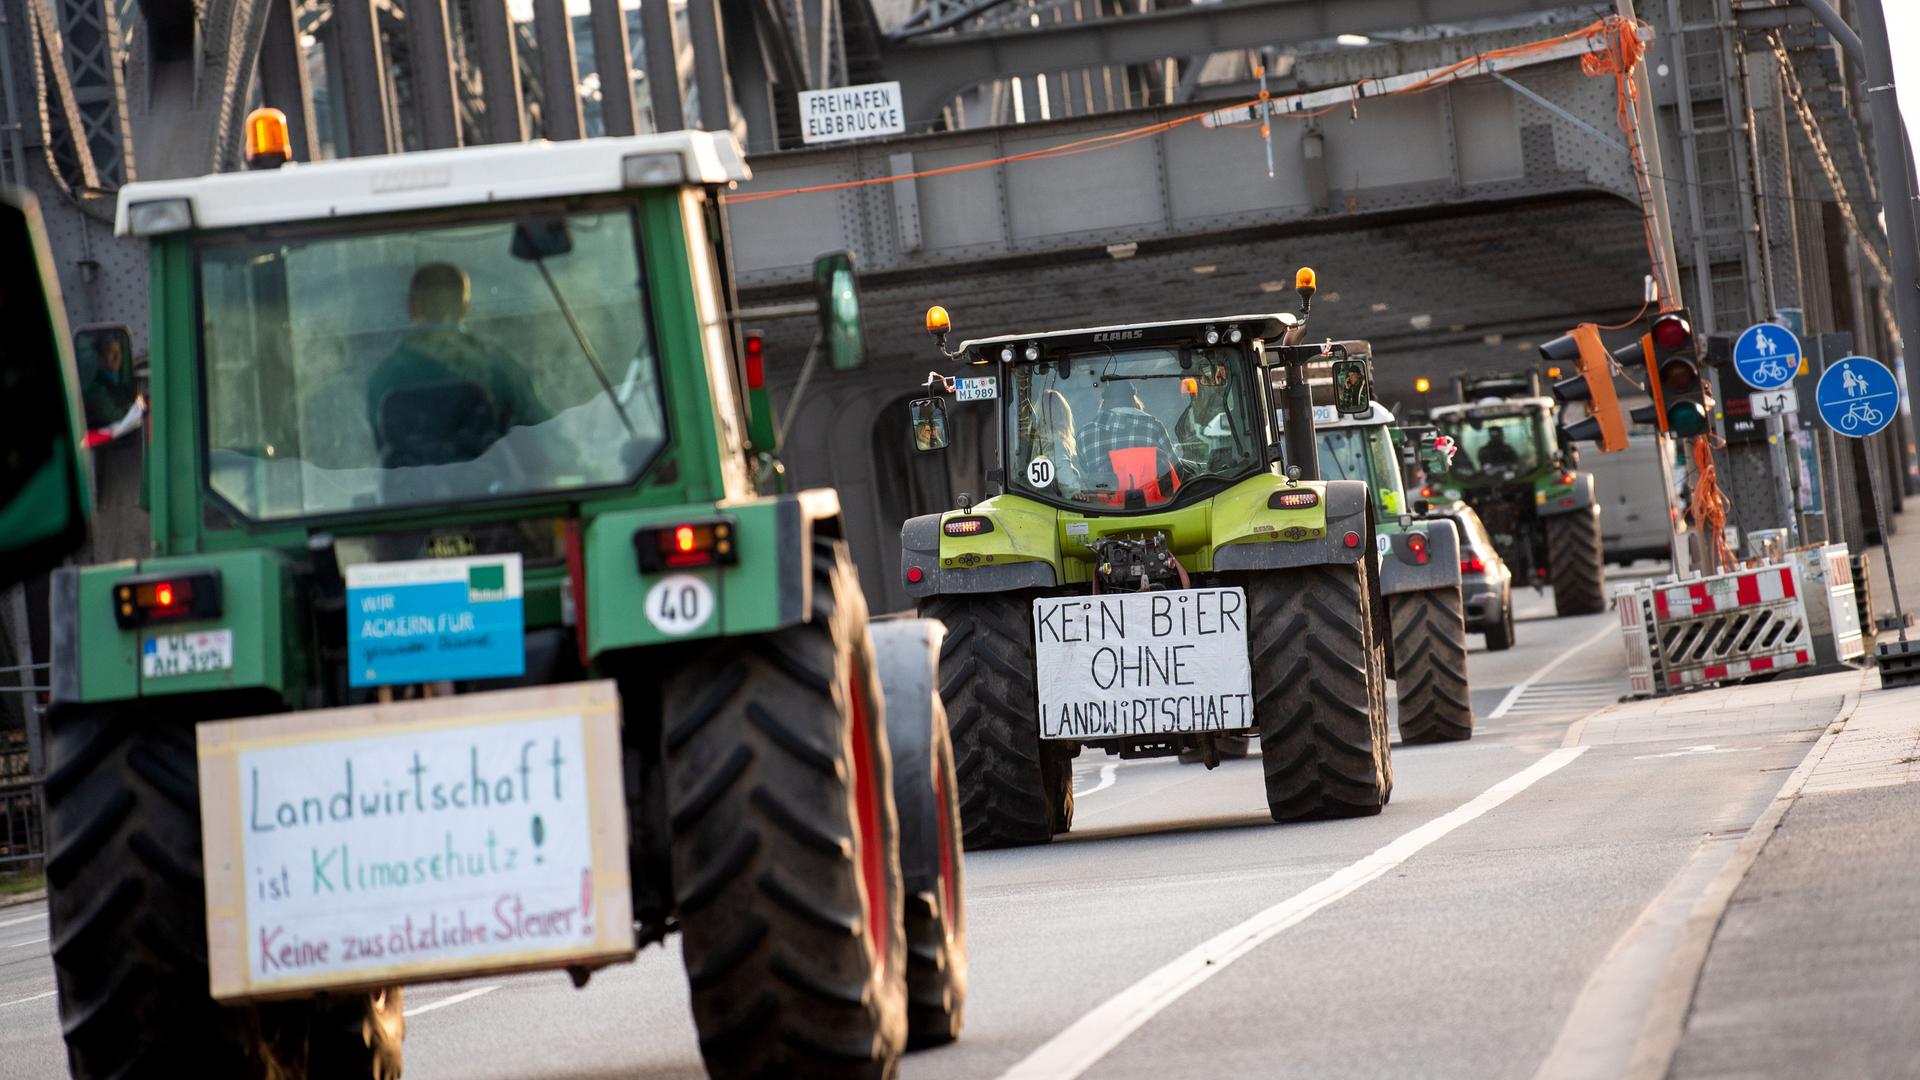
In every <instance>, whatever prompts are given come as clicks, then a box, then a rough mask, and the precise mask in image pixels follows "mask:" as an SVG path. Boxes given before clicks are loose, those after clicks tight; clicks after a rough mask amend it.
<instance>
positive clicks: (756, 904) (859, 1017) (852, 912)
mask: <svg viewBox="0 0 1920 1080" xmlns="http://www.w3.org/2000/svg"><path fill="white" fill-rule="evenodd" d="M663 705H664V712H663V721H662V739H663V744H664V751H665V775H666V788H667V812H668V822H669V827H670V830H671V834H672V852H673V882H674V903H675V908H676V910H677V912H678V915H679V918H680V927H681V931H682V940H683V952H684V954H685V958H686V965H687V983H688V985H689V987H690V988H691V990H692V997H693V1018H694V1026H695V1028H696V1029H697V1030H698V1031H699V1034H700V1052H701V1054H702V1056H703V1057H704V1058H705V1060H706V1066H707V1070H708V1072H709V1073H711V1074H712V1075H714V1076H718V1077H776V1076H780V1077H784V1076H794V1075H801V1076H833V1077H872V1078H883V1077H889V1076H892V1075H893V1073H894V1070H895V1069H896V1068H897V1067H898V1064H899V1057H900V1054H901V1052H902V1050H903V1049H904V1048H905V1045H906V1040H907V994H906V940H905V938H906V935H905V931H904V928H903V925H902V921H901V895H902V889H901V878H900V858H899V848H898V841H897V822H896V817H895V811H894V801H893V789H892V786H891V784H892V781H891V775H890V769H889V764H890V761H889V757H888V750H887V739H886V730H885V727H884V722H883V717H882V706H881V696H880V689H879V683H878V679H877V675H876V671H875V667H874V658H873V644H872V641H871V639H870V638H869V636H868V631H867V607H866V600H865V598H864V597H863V596H862V595H861V592H860V586H859V582H858V579H857V578H856V577H855V576H854V571H853V565H852V563H851V562H849V561H848V559H847V556H846V553H845V550H844V548H843V547H841V545H840V544H838V543H837V542H833V541H828V540H822V541H821V542H820V543H819V544H818V545H817V546H816V548H815V550H814V556H813V611H812V617H811V621H809V622H807V623H803V624H801V625H799V626H795V627H790V628H788V629H785V630H780V631H777V632H775V633H771V634H765V635H762V636H759V637H755V638H749V639H746V640H729V641H724V642H717V643H715V644H714V645H713V646H712V647H711V648H710V649H708V650H707V651H706V652H704V653H703V654H701V655H699V656H698V657H697V658H696V659H694V660H693V661H692V662H691V663H688V664H685V665H683V666H681V667H680V669H679V670H678V671H677V672H675V673H674V674H673V675H672V676H670V677H669V679H668V682H667V685H666V686H665V688H664V697H663Z"/></svg>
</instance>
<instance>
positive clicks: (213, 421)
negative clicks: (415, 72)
mask: <svg viewBox="0 0 1920 1080" xmlns="http://www.w3.org/2000/svg"><path fill="white" fill-rule="evenodd" d="M635 237H636V232H635V223H634V221H633V218H632V216H631V212H630V211H628V210H626V209H605V210H598V211H589V212H577V213H572V214H567V215H564V216H563V215H561V214H558V213H553V214H547V215H533V216H527V215H524V214H523V215H522V216H520V217H518V218H510V217H505V216H502V217H500V218H498V219H497V220H493V221H485V222H478V223H476V222H473V221H465V222H461V223H458V224H432V225H420V226H417V227H410V228H407V227H402V228H395V229H391V230H389V231H383V232H364V231H360V232H326V233H310V234H308V235H304V236H292V235H282V236H277V237H273V238H270V239H266V240H260V239H255V238H249V239H248V240H246V241H242V242H226V243H220V242H215V243H211V244H208V245H207V246H205V247H203V248H202V250H201V251H200V253H199V269H200V290H201V298H202V300H201V303H202V324H201V347H202V349H203V353H204V372H205V384H206V388H207V389H206V405H207V421H206V438H207V457H208V472H209V483H210V485H211V487H212V489H213V491H214V492H215V493H217V494H218V495H220V496H222V497H223V498H225V499H226V500H227V501H228V502H230V503H232V504H233V505H234V506H235V507H236V508H237V509H238V510H239V511H240V512H241V513H242V514H244V515H246V516H247V517H250V518H253V519H256V520H266V519H279V518H297V517H307V516H311V515H318V514H331V513H340V512H343V511H353V510H362V509H372V508H384V507H396V506H408V505H420V504H427V503H447V502H452V501H459V500H471V499H484V498H495V497H504V496H512V495H521V494H528V493H532V492H540V491H553V490H564V489H569V488H584V487H596V486H602V485H607V484H614V483H620V482H623V481H626V480H629V479H630V478H632V477H633V476H634V475H635V474H636V473H637V472H638V471H639V469H640V468H641V467H643V466H644V465H645V464H646V463H647V462H648V461H649V460H651V459H652V457H653V456H654V454H656V453H657V452H658V451H659V450H660V448H661V447H662V446H663V445H664V443H665V440H666V429H665V417H664V415H663V412H662V407H661V398H660V385H659V375H658V365H657V363H656V358H655V355H654V345H653V335H652V331H651V328H650V327H649V325H648V320H647V313H646V305H645V300H644V294H645V289H644V282H643V281H642V277H641V269H640V259H639V251H638V248H637V244H636V241H635Z"/></svg>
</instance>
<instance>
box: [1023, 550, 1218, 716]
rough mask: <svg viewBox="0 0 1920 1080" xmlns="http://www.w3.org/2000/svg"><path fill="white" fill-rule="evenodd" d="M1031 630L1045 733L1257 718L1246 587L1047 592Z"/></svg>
mask: <svg viewBox="0 0 1920 1080" xmlns="http://www.w3.org/2000/svg"><path fill="white" fill-rule="evenodd" d="M1033 636H1034V658H1035V666H1036V671H1035V674H1036V675H1037V676H1038V682H1039V691H1040V692H1039V698H1040V737H1041V738H1044V739H1097V738H1105V737H1110V736H1116V735H1155V734H1197V733H1200V732H1207V731H1239V730H1243V729H1245V728H1250V727H1253V726H1254V723H1255V721H1254V716H1253V675H1252V665H1251V664H1250V663H1249V661H1248V658H1247V596H1246V593H1245V591H1243V590H1241V589H1238V588H1232V589H1181V590H1178V591H1166V592H1150V593H1114V594H1109V595H1105V596H1052V597H1042V598H1041V599H1038V600H1035V601H1034V602H1033Z"/></svg>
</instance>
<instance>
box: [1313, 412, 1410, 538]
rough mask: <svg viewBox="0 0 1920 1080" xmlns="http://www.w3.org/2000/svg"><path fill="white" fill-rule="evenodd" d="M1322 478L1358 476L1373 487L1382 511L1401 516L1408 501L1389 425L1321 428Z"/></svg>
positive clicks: (1317, 434)
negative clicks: (1388, 429) (1401, 482)
mask: <svg viewBox="0 0 1920 1080" xmlns="http://www.w3.org/2000/svg"><path fill="white" fill-rule="evenodd" d="M1315 435H1316V437H1317V439H1318V441H1319V443H1320V478H1321V479H1322V480H1358V481H1360V482H1361V483H1363V484H1366V485H1367V486H1368V487H1369V488H1371V489H1372V491H1373V497H1374V501H1375V502H1377V503H1378V504H1379V507H1380V511H1381V512H1382V513H1384V514H1389V515H1392V516H1394V517H1398V516H1399V515H1400V513H1401V512H1402V508H1404V507H1405V506H1406V504H1407V502H1406V498H1405V493H1404V492H1402V491H1401V487H1400V465H1399V461H1398V459H1396V458H1395V457H1394V454H1393V445H1392V440H1391V439H1389V438H1388V437H1387V429H1386V428H1384V427H1381V426H1379V425H1373V426H1369V427H1340V428H1321V429H1320V430H1319V431H1318V432H1316V433H1315Z"/></svg>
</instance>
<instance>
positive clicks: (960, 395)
mask: <svg viewBox="0 0 1920 1080" xmlns="http://www.w3.org/2000/svg"><path fill="white" fill-rule="evenodd" d="M997 380H998V376H994V375H982V376H980V377H978V378H973V379H955V380H954V387H953V399H954V400H955V401H992V400H993V399H994V398H996V397H998V396H999V383H998V381H997Z"/></svg>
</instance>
